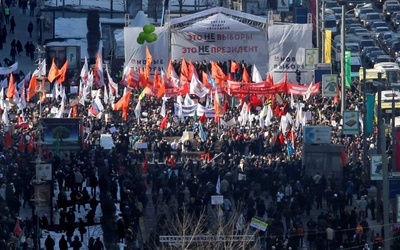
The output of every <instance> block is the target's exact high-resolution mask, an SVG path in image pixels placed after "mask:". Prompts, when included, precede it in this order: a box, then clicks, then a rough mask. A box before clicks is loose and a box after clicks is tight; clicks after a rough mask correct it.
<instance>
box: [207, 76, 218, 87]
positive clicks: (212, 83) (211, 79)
mask: <svg viewBox="0 0 400 250" xmlns="http://www.w3.org/2000/svg"><path fill="white" fill-rule="evenodd" d="M208 83H209V84H211V85H212V86H213V88H214V89H216V88H217V84H216V83H215V79H214V77H212V76H211V75H210V74H208Z"/></svg>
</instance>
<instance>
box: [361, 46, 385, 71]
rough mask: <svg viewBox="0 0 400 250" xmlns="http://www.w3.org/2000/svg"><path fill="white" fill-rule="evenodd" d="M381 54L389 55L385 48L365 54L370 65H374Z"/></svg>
mask: <svg viewBox="0 0 400 250" xmlns="http://www.w3.org/2000/svg"><path fill="white" fill-rule="evenodd" d="M380 55H382V56H383V55H387V54H386V53H385V52H384V51H383V50H378V51H372V52H370V53H368V54H367V55H366V56H365V61H366V63H367V65H369V67H371V68H372V67H374V65H375V58H376V57H377V56H380Z"/></svg>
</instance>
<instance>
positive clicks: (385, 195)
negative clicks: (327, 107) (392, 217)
mask: <svg viewBox="0 0 400 250" xmlns="http://www.w3.org/2000/svg"><path fill="white" fill-rule="evenodd" d="M373 85H374V86H376V87H377V88H378V93H377V95H378V137H379V138H380V140H379V145H378V147H377V149H378V154H381V155H382V189H381V197H382V202H383V206H382V207H383V211H382V212H383V232H384V235H383V238H384V240H385V245H384V246H385V248H384V249H385V250H389V249H390V237H389V230H390V227H389V179H388V177H389V173H388V162H387V155H386V143H385V128H384V125H383V119H382V87H383V84H382V83H381V82H377V81H374V83H373ZM378 192H379V191H378ZM380 202H381V201H380V200H378V206H380Z"/></svg>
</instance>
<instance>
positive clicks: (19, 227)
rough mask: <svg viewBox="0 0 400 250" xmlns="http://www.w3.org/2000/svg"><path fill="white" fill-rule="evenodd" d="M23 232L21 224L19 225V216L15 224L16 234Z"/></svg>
mask: <svg viewBox="0 0 400 250" xmlns="http://www.w3.org/2000/svg"><path fill="white" fill-rule="evenodd" d="M21 233H22V229H21V226H20V225H19V218H17V221H16V222H15V226H14V234H15V236H19V235H20V234H21Z"/></svg>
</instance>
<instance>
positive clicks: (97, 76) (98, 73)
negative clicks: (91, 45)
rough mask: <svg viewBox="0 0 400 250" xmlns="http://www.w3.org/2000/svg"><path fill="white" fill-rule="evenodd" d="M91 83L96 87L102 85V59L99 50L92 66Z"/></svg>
mask: <svg viewBox="0 0 400 250" xmlns="http://www.w3.org/2000/svg"><path fill="white" fill-rule="evenodd" d="M93 83H94V85H95V86H96V87H97V88H101V87H103V86H104V72H103V59H102V57H101V53H100V51H99V52H97V58H96V64H95V65H94V68H93Z"/></svg>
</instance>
